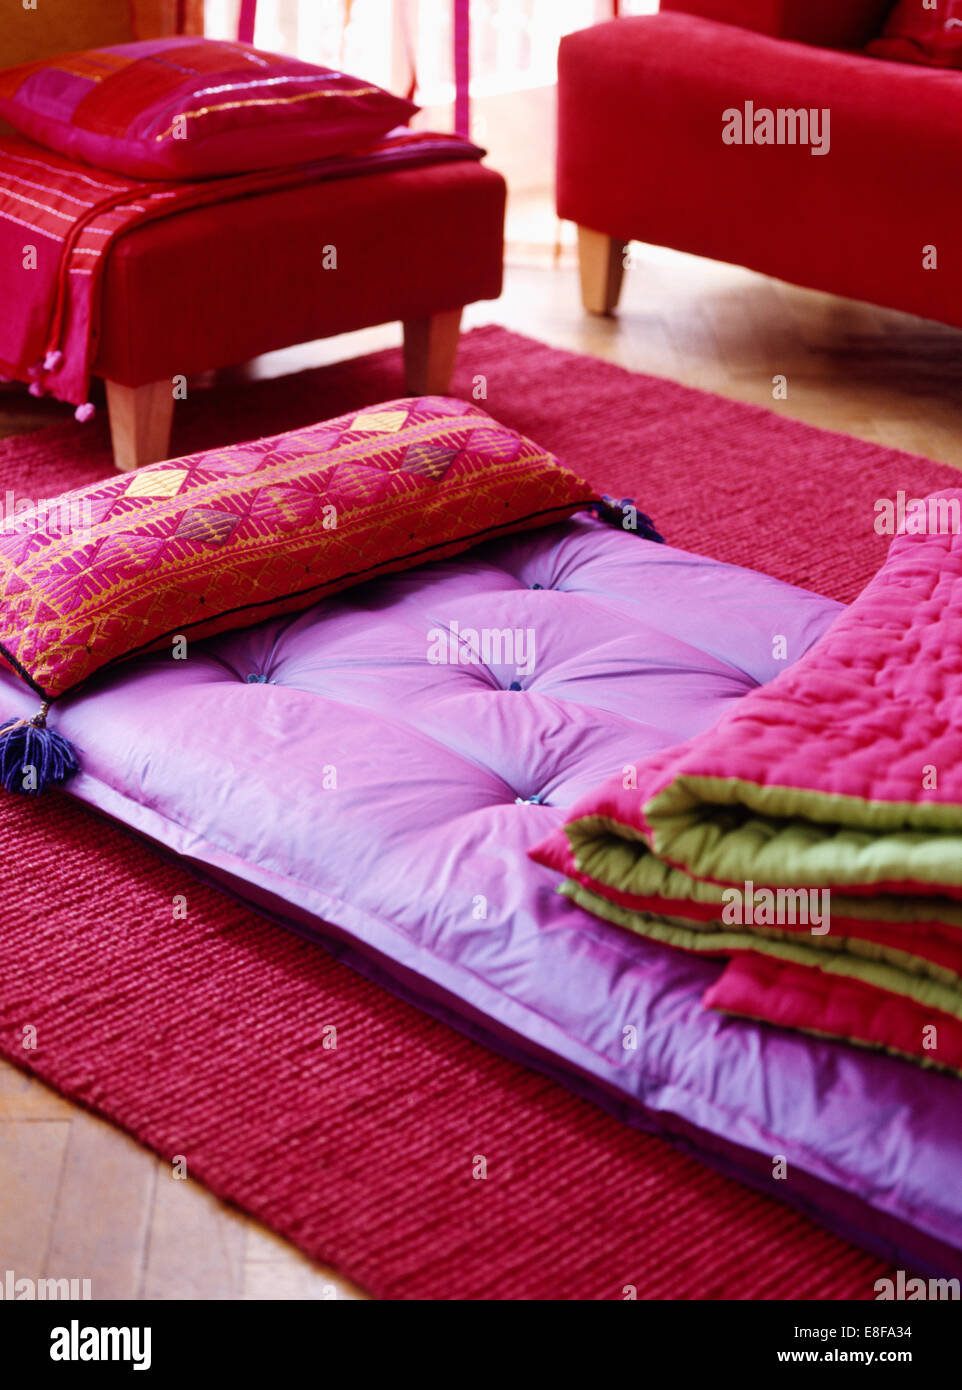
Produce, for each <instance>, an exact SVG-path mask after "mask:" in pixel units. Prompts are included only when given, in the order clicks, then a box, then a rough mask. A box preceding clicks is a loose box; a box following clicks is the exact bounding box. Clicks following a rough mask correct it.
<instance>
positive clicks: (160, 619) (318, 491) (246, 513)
mask: <svg viewBox="0 0 962 1390" xmlns="http://www.w3.org/2000/svg"><path fill="white" fill-rule="evenodd" d="M593 497H594V494H593V493H592V490H591V488H590V487H589V486H588V484H587V483H585V482H583V481H582V480H581V479H580V478H578V477H577V476H576V475H575V474H574V473H570V472H568V470H567V469H565V468H562V467H561V465H560V464H559V463H558V461H557V460H556V459H555V458H554V457H553V455H551V454H549V453H547V452H546V451H545V450H544V449H542V448H539V446H538V445H537V444H533V443H532V442H531V440H529V439H525V438H524V437H523V436H521V435H519V434H516V433H515V432H514V431H513V430H510V429H508V428H506V427H505V426H503V425H500V424H498V423H497V422H496V421H495V420H493V419H492V418H491V416H490V415H487V414H486V413H485V412H484V411H483V410H481V409H479V408H478V407H477V406H475V405H473V404H471V403H469V402H466V401H460V400H455V399H450V398H447V397H440V396H425V397H421V398H415V399H406V400H396V401H388V402H387V403H386V404H384V405H377V406H373V407H370V408H369V409H365V410H360V411H355V412H352V413H351V414H349V415H342V416H340V417H339V418H338V419H336V420H329V421H327V422H325V423H322V424H318V425H313V426H311V427H310V428H309V429H303V430H296V431H294V432H292V433H290V434H282V435H277V436H275V437H274V438H270V439H260V440H255V441H254V442H252V443H245V444H242V445H236V446H231V447H229V448H224V449H216V450H212V451H211V452H209V453H201V454H192V455H190V456H188V457H186V458H181V459H173V460H169V461H167V462H164V463H158V464H154V465H153V466H151V467H149V468H142V469H140V470H138V471H137V472H136V473H132V474H126V475H120V476H117V477H113V478H110V479H108V480H107V481H105V482H101V483H94V484H92V485H91V486H89V487H86V488H80V489H78V490H77V491H75V492H70V493H66V494H65V495H64V496H63V497H62V498H59V499H58V500H57V502H56V503H55V504H49V505H48V506H46V507H45V508H44V511H43V512H40V511H37V510H35V511H34V512H32V513H31V512H26V513H24V514H22V515H21V516H19V517H18V518H17V525H18V529H16V530H14V531H12V532H11V531H7V532H5V533H4V532H0V662H3V663H6V665H7V666H9V668H10V669H12V670H14V671H15V672H16V673H17V674H18V675H19V676H20V677H21V679H23V680H24V681H26V683H27V684H28V685H29V686H30V687H31V688H32V689H33V690H35V691H36V692H37V693H38V694H39V695H41V696H42V697H43V698H44V699H48V700H51V699H56V698H57V697H58V696H60V695H63V694H65V693H66V692H68V691H70V690H74V689H75V688H76V687H77V686H79V685H80V684H81V683H82V682H83V681H85V680H87V679H88V677H89V676H91V675H93V674H94V672H96V671H98V670H100V669H101V668H103V667H105V666H108V665H110V664H111V663H112V662H116V661H120V660H122V659H123V658H125V657H128V656H130V655H132V654H133V653H135V652H139V651H145V650H149V649H152V648H153V649H157V648H162V647H166V646H169V645H171V644H172V643H173V640H174V638H175V637H176V636H178V635H183V636H186V637H188V638H190V639H193V638H200V637H204V636H209V635H211V634H213V633H215V632H222V631H225V630H227V629H228V628H236V627H243V626H245V625H246V624H248V623H253V622H258V621H259V620H261V619H263V618H272V617H276V616H278V615H280V614H282V613H289V612H295V611H297V610H299V609H303V608H308V607H309V606H310V605H311V604H312V603H315V602H316V601H317V600H318V599H320V598H322V597H323V596H325V595H326V594H331V593H335V592H337V591H338V590H341V589H344V588H347V587H349V586H350V585H353V584H358V583H361V582H362V581H363V580H365V579H368V578H372V577H374V576H375V575H378V574H384V573H387V572H389V571H392V570H399V569H405V568H408V567H410V566H412V565H416V564H418V563H420V562H421V561H424V560H434V559H442V558H445V557H447V556H450V555H455V554H457V553H458V552H459V551H461V550H465V549H467V548H468V547H469V546H471V545H474V544H476V543H477V542H478V541H481V540H484V539H485V538H486V537H489V536H497V535H503V534H505V533H506V532H509V531H522V530H527V529H531V528H534V527H538V526H543V525H547V524H549V523H550V522H552V521H558V520H562V519H564V518H566V517H568V516H570V515H571V514H572V513H573V512H575V511H578V510H579V509H580V508H582V507H585V506H588V505H590V504H591V502H592V501H593Z"/></svg>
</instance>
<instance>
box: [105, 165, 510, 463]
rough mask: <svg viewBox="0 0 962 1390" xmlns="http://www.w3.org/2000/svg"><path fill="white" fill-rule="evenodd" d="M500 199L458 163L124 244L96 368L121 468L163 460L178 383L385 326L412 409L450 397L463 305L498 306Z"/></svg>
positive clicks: (355, 180) (258, 202)
mask: <svg viewBox="0 0 962 1390" xmlns="http://www.w3.org/2000/svg"><path fill="white" fill-rule="evenodd" d="M504 200H505V185H504V180H503V179H502V178H501V176H500V175H499V174H496V173H495V172H494V171H493V170H491V169H487V168H484V167H483V166H482V165H480V164H478V163H477V162H475V161H474V160H468V159H465V160H457V161H454V162H447V163H443V164H435V165H428V166H424V167H421V168H415V169H410V168H408V169H395V170H391V171H388V172H380V173H375V174H370V175H361V176H355V177H352V178H343V179H334V180H330V181H327V182H322V183H318V184H315V185H313V186H310V187H306V188H304V187H299V188H295V189H288V190H284V191H280V192H273V193H265V194H259V195H256V196H253V197H247V198H241V199H237V200H235V201H233V202H229V203H221V204H217V205H214V206H209V207H201V208H195V209H192V210H190V211H185V212H181V213H178V214H176V215H174V216H171V217H168V218H166V219H164V220H162V221H157V222H152V223H149V224H147V225H145V226H142V227H140V228H137V229H135V230H134V231H131V232H130V233H128V234H127V235H126V236H124V237H122V238H121V239H120V240H119V241H118V242H117V244H116V246H115V247H114V249H113V250H112V252H111V253H110V258H109V261H108V264H107V266H106V268H105V278H104V291H103V315H102V324H101V336H100V342H99V345H98V349H97V356H96V360H95V364H94V371H95V373H96V374H97V375H99V376H102V377H103V378H104V379H105V380H106V385H107V403H108V409H109V412H110V424H111V430H112V434H113V444H114V460H115V462H116V464H117V467H118V468H121V469H130V468H137V467H139V466H140V465H141V464H145V463H154V462H156V461H157V460H159V459H162V458H166V457H167V455H168V449H169V439H170V426H171V419H172V415H173V406H174V399H173V392H172V388H171V381H172V378H173V377H175V376H188V375H190V374H191V373H196V372H200V371H206V370H207V369H209V368H212V367H223V366H228V365H231V364H234V363H238V362H243V361H246V360H248V359H249V358H251V357H255V356H257V355H258V354H259V353H262V352H270V351H272V350H273V349H275V348H282V347H289V346H291V345H292V344H294V343H302V342H309V341H311V340H312V339H314V338H324V337H329V336H331V335H332V334H335V333H344V332H347V331H349V330H352V329H355V328H366V327H369V326H370V325H372V324H378V323H386V322H389V321H390V320H392V319H400V320H401V322H402V323H403V325H404V360H405V373H406V389H407V391H408V392H409V394H411V395H425V394H430V395H436V394H444V393H445V391H446V390H447V387H448V383H449V380H450V375H451V370H452V367H453V365H454V356H455V351H456V348H457V342H458V331H459V324H460V318H461V309H462V306H463V305H465V304H468V303H471V302H473V301H474V300H478V299H495V298H497V296H498V295H499V294H500V293H501V266H502V250H503V226H504ZM325 247H334V248H336V268H332V267H331V266H330V264H328V266H327V267H325V261H327V262H330V261H331V260H332V258H331V257H330V256H327V257H325V255H324V248H325Z"/></svg>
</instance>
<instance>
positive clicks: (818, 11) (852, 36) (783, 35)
mask: <svg viewBox="0 0 962 1390" xmlns="http://www.w3.org/2000/svg"><path fill="white" fill-rule="evenodd" d="M661 8H662V9H663V10H683V11H684V12H685V13H686V14H694V15H700V16H701V17H702V18H703V19H717V20H719V21H720V22H721V23H723V24H737V25H740V27H741V28H743V29H754V30H756V31H757V32H758V33H759V34H771V35H772V36H773V37H775V38H780V39H797V40H799V42H801V43H813V44H816V45H819V46H820V47H822V48H862V47H863V46H864V45H865V44H866V43H867V42H868V40H869V39H870V38H874V37H875V35H876V34H878V33H879V32H880V31H881V28H882V23H883V21H884V19H885V15H886V13H887V12H888V11H889V10H890V9H891V8H892V0H661Z"/></svg>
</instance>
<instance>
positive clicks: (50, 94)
mask: <svg viewBox="0 0 962 1390" xmlns="http://www.w3.org/2000/svg"><path fill="white" fill-rule="evenodd" d="M417 109H418V108H417V107H416V106H415V105H414V103H413V102H410V101H406V100H404V99H403V98H401V97H396V96H393V95H392V94H391V93H390V92H385V91H383V90H382V89H381V88H380V87H377V86H375V85H374V83H372V82H365V81H363V80H362V79H360V78H356V77H350V76H348V75H347V74H346V73H342V72H334V71H333V70H332V69H330V68H322V67H314V66H313V65H312V64H310V63H302V62H299V61H298V60H297V59H294V58H284V57H281V56H279V55H278V54H275V53H262V52H261V51H260V50H259V49H256V48H251V47H249V46H248V45H247V44H241V43H224V42H220V41H219V40H214V39H200V38H189V37H181V38H167V39H151V40H146V41H144V42H141V43H128V44H120V45H118V46H117V47H113V48H90V49H86V50H85V51H84V52H82V53H69V54H66V55H65V56H63V57H58V58H47V59H43V60H42V61H39V62H34V63H24V64H22V65H21V66H20V67H15V68H7V69H5V70H4V71H0V119H3V120H6V121H8V122H9V123H10V125H12V126H14V127H15V128H16V129H17V130H19V131H20V132H21V133H22V134H24V135H27V136H29V137H30V138H31V139H32V140H36V141H38V143H40V144H41V145H46V146H48V148H50V149H52V150H58V151H59V152H60V153H61V154H66V155H69V156H70V157H71V158H74V159H80V160H83V161H85V162H86V163H88V164H94V165H97V166H98V167H99V168H101V169H111V170H114V171H115V172H116V173H118V174H126V175H128V176H130V177H133V178H143V179H196V178H206V177H209V176H212V175H216V174H240V173H246V172H248V171H250V170H253V169H265V168H274V167H277V166H279V165H287V164H298V163H300V162H302V161H304V160H314V159H323V158H326V157H327V156H330V155H339V154H348V153H350V152H352V151H354V150H359V149H363V148H364V147H366V146H367V145H370V144H371V143H372V142H373V141H375V140H377V139H378V138H379V137H380V136H382V135H384V134H385V133H386V132H387V131H388V130H391V129H392V128H393V127H394V126H397V125H403V124H406V123H407V121H408V120H409V119H410V117H411V116H412V114H413V113H414V112H415V111H416V110H417Z"/></svg>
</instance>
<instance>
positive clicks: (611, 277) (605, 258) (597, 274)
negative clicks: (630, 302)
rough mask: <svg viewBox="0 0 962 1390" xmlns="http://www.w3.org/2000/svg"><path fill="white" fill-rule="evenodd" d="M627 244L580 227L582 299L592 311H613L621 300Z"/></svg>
mask: <svg viewBox="0 0 962 1390" xmlns="http://www.w3.org/2000/svg"><path fill="white" fill-rule="evenodd" d="M627 246H628V243H627V242H626V241H618V240H617V238H616V237H610V236H605V234H604V232H594V231H592V230H591V228H590V227H579V228H578V266H579V268H580V270H581V302H582V304H584V306H585V308H586V309H587V310H588V312H589V313H590V314H610V313H611V311H612V309H613V308H614V307H615V305H616V304H617V303H618V296H619V294H620V293H621V277H622V275H623V274H624V269H625V250H626V248H627Z"/></svg>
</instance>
